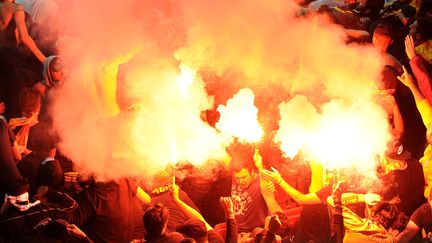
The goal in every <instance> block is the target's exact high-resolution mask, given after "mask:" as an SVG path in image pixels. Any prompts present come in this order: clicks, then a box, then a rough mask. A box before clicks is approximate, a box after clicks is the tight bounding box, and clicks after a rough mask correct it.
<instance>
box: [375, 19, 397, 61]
mask: <svg viewBox="0 0 432 243" xmlns="http://www.w3.org/2000/svg"><path fill="white" fill-rule="evenodd" d="M392 42H393V34H392V30H391V26H390V25H389V24H387V23H385V22H382V23H379V24H378V25H377V26H376V27H375V30H374V32H373V36H372V44H373V45H374V46H375V47H376V48H378V50H380V51H381V52H383V53H384V52H386V51H387V48H388V47H389V46H390V44H391V43H392Z"/></svg>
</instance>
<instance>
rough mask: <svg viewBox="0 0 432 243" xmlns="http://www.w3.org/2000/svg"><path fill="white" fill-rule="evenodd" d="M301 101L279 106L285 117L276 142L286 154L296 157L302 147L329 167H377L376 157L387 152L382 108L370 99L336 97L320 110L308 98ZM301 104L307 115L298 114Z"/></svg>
mask: <svg viewBox="0 0 432 243" xmlns="http://www.w3.org/2000/svg"><path fill="white" fill-rule="evenodd" d="M298 101H299V99H293V103H291V104H288V103H286V104H285V105H282V106H280V109H281V113H282V114H283V116H282V120H281V123H280V127H281V128H280V130H279V131H278V133H277V135H276V137H275V141H276V142H281V149H282V151H283V152H284V153H285V155H286V156H290V157H293V156H295V155H296V154H297V153H298V152H299V151H300V150H301V151H302V153H303V154H304V155H305V156H306V157H308V158H309V159H312V160H316V161H320V162H321V163H322V164H323V165H325V166H326V167H327V168H329V169H340V168H349V167H357V168H361V169H362V170H364V171H368V170H371V169H373V168H374V166H375V156H376V155H378V154H381V153H383V152H384V151H385V148H386V146H385V145H386V141H388V139H389V133H388V124H387V121H386V118H385V114H384V112H383V111H382V109H380V107H378V106H377V105H376V104H375V103H373V102H371V101H367V100H363V101H360V102H359V103H357V104H345V103H344V102H340V101H336V100H334V101H332V102H330V103H327V104H325V105H324V106H323V108H322V111H321V113H318V112H317V111H316V109H313V106H312V105H311V104H310V103H308V101H307V100H306V99H303V100H302V101H301V102H298ZM290 105H291V106H290ZM300 106H303V107H305V108H306V109H303V112H304V114H299V112H301V111H299V110H298V109H297V108H298V107H300ZM295 111H297V113H296V114H294V113H293V112H295ZM282 114H281V115H282ZM290 119H291V120H290ZM311 120H312V121H311ZM301 121H304V122H303V123H302V122H301Z"/></svg>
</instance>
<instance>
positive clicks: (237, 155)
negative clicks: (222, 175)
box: [228, 142, 255, 188]
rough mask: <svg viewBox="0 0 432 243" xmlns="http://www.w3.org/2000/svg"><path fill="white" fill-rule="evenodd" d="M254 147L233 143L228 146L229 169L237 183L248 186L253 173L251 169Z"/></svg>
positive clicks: (243, 186) (244, 186)
mask: <svg viewBox="0 0 432 243" xmlns="http://www.w3.org/2000/svg"><path fill="white" fill-rule="evenodd" d="M254 153H255V149H254V147H253V146H251V145H250V144H241V143H238V142H237V143H234V144H233V145H231V146H230V147H229V148H228V154H229V155H230V156H231V163H230V164H231V170H232V172H233V176H234V179H235V181H236V184H237V185H240V186H241V187H242V188H248V187H249V185H250V183H251V182H252V180H253V179H254V176H255V173H254V170H253V165H254V160H253V156H254Z"/></svg>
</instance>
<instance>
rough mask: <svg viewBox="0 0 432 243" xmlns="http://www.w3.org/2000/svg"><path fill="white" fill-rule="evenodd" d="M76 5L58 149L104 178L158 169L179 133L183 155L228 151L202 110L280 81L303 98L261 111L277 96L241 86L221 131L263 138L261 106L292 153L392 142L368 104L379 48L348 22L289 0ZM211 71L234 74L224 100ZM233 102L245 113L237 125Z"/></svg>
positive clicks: (319, 153) (65, 21) (68, 37)
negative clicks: (354, 33)
mask: <svg viewBox="0 0 432 243" xmlns="http://www.w3.org/2000/svg"><path fill="white" fill-rule="evenodd" d="M65 2H66V1H65ZM72 2H73V3H71V4H69V5H70V6H69V7H68V8H67V9H65V10H64V11H65V12H64V16H63V17H62V18H61V19H59V22H60V23H59V24H60V25H61V26H62V29H61V33H60V34H61V41H60V42H59V43H60V44H61V46H62V49H61V53H60V54H61V55H63V56H64V57H65V58H66V59H67V60H68V61H69V63H71V70H70V76H69V78H68V80H67V82H66V84H65V86H64V87H63V89H62V90H61V91H60V94H58V95H57V96H56V102H55V109H54V111H53V112H54V113H55V121H54V122H55V126H56V128H57V130H58V131H59V134H60V136H61V138H62V142H61V145H60V147H61V150H62V151H64V152H65V153H66V155H68V156H69V157H70V158H71V159H72V160H73V161H74V162H75V163H77V165H78V167H80V168H81V169H83V170H84V169H85V170H87V171H89V172H93V173H97V174H98V175H101V176H103V177H107V178H112V177H120V176H124V175H131V174H133V175H136V174H143V173H144V174H151V173H153V172H154V171H156V170H160V169H163V168H164V167H165V166H166V165H167V164H168V163H170V161H171V160H172V159H171V158H170V148H171V147H172V139H174V140H175V141H176V151H177V156H176V157H177V160H178V161H180V160H188V161H190V162H193V163H196V164H202V163H204V162H205V161H207V160H209V159H213V158H215V159H220V158H221V157H223V156H224V155H225V153H224V145H225V141H226V140H225V139H224V138H223V136H222V135H221V134H220V133H219V132H218V131H217V130H216V129H214V128H212V127H210V126H209V125H208V124H206V123H204V122H203V121H202V120H201V119H200V116H201V114H202V112H203V111H205V110H210V109H213V108H214V107H217V106H218V105H220V104H213V102H214V100H223V99H218V98H220V97H233V95H234V94H233V92H232V90H238V89H239V88H243V87H246V88H250V89H252V90H254V92H255V94H261V93H265V94H266V96H267V97H271V95H272V94H273V93H272V92H273V90H271V88H269V87H279V88H281V89H284V90H283V91H284V92H280V91H278V92H277V93H286V94H289V95H290V96H291V97H296V96H297V97H296V98H294V99H292V100H291V101H289V100H286V101H285V102H284V103H282V104H281V105H280V106H279V107H280V117H281V120H280V121H278V120H277V119H278V117H279V114H277V109H269V111H268V112H267V111H266V112H262V113H258V110H257V109H256V107H254V105H253V104H254V101H255V102H256V103H257V104H264V106H263V107H260V109H262V111H264V110H263V109H265V108H266V106H265V104H268V107H277V106H278V105H279V103H280V99H272V101H271V103H267V101H266V100H262V99H263V98H262V97H261V96H257V97H254V95H253V93H252V92H251V91H250V90H249V89H244V90H241V91H240V92H239V94H237V95H236V96H235V97H233V99H232V100H231V101H229V102H227V104H226V106H223V105H222V106H220V108H219V111H220V112H221V120H220V121H219V123H218V129H219V130H220V131H222V132H228V133H229V134H230V135H233V136H238V137H242V138H246V139H248V140H250V141H257V140H259V138H260V137H261V136H262V130H261V128H260V127H259V126H258V123H257V114H258V116H260V115H262V114H265V116H266V117H265V119H260V120H267V121H268V122H269V123H271V124H278V123H279V131H278V136H277V139H276V141H277V142H278V143H280V144H281V148H282V150H283V151H284V152H285V153H286V154H287V156H293V155H294V154H296V153H297V152H298V151H299V150H302V151H304V152H306V154H308V155H309V156H311V157H319V158H321V159H322V160H323V161H325V162H328V163H344V164H346V163H351V162H353V161H355V160H361V159H363V157H362V156H360V155H359V154H358V153H359V152H361V153H364V154H367V155H365V156H367V157H369V155H370V154H371V153H377V152H380V151H382V150H383V148H384V144H385V143H386V140H387V136H386V133H387V128H386V126H385V124H384V121H385V118H384V117H383V116H382V110H381V109H380V108H379V107H378V106H376V105H375V104H374V103H373V102H372V101H370V97H371V94H372V93H373V88H372V85H371V84H373V80H375V79H376V78H379V74H380V70H381V66H382V62H381V59H380V56H379V54H378V53H377V52H376V50H375V49H374V48H370V47H367V46H357V45H350V46H347V45H346V44H345V39H346V36H345V34H344V31H343V29H342V28H341V27H338V26H335V25H333V24H331V23H330V22H328V20H327V19H326V18H323V17H321V16H312V17H308V18H298V17H297V16H296V11H297V10H298V7H297V6H296V5H295V4H294V3H293V2H290V1H286V0H269V1H258V0H252V1H250V0H249V1H246V0H240V1H231V0H220V1H209V0H190V1H170V0H162V1H157V0H144V1H142V0H124V1H122V4H118V1H114V0H106V1H104V3H103V4H100V3H97V2H93V1H84V0H76V1H72ZM106 16H110V18H106ZM125 63H126V64H128V65H127V66H128V68H127V72H126V73H125V74H124V77H123V78H124V82H123V83H121V85H120V84H119V83H118V77H119V65H121V64H123V65H124V64H125ZM129 64H130V65H129ZM123 65H122V66H123ZM204 73H206V74H208V75H207V76H206V75H203V74H204ZM201 75H203V76H201ZM209 77H216V78H215V79H214V80H226V84H224V85H215V87H220V88H219V89H216V90H213V91H214V93H215V96H216V97H211V96H209V95H208V94H207V92H206V88H208V86H209V85H210V84H211V82H213V81H214V80H213V79H211V78H209ZM203 79H204V80H203ZM273 85H274V86H273ZM233 87H234V88H233ZM277 93H276V94H277ZM299 95H303V97H300V96H299ZM119 96H121V97H119ZM254 98H255V100H254ZM225 100H226V99H225ZM234 101H236V102H240V105H234V104H235V103H234ZM223 102H224V101H223ZM242 102H243V103H242ZM221 103H222V102H221ZM231 103H233V106H232V107H233V108H232V109H231ZM125 107H129V108H133V109H129V110H127V109H126V108H125ZM238 107H242V108H241V109H240V108H238ZM244 107H247V109H245V110H243V108H244ZM231 110H234V111H235V113H236V114H233V115H235V116H236V117H239V114H244V117H242V119H244V120H242V121H241V122H239V120H237V119H239V118H236V120H235V121H233V122H232V120H231V117H233V116H232V115H231V114H232V113H230V111H231ZM243 112H244V113H243ZM222 113H224V114H222ZM274 113H276V114H274ZM258 118H259V117H258ZM226 119H228V120H229V122H225V120H226ZM226 124H228V125H226ZM232 124H235V125H238V126H236V127H234V128H233V127H231V125H232ZM246 125H247V126H249V125H250V126H249V127H247V126H246ZM366 125H367V126H366ZM272 127H273V126H272ZM245 128H247V129H245ZM342 131H344V132H342ZM237 132H240V133H239V134H236V133H237ZM260 133H261V134H260ZM330 138H331V139H330ZM366 141H368V142H369V143H370V144H369V145H367V144H366V143H367V142H366ZM365 144H366V145H365ZM348 145H349V146H348ZM372 145H373V146H375V147H373V148H372ZM323 148H326V149H323ZM353 148H355V150H353ZM342 149H343V151H341V150H342ZM347 161H348V162H347Z"/></svg>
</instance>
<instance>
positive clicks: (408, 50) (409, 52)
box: [405, 35, 416, 60]
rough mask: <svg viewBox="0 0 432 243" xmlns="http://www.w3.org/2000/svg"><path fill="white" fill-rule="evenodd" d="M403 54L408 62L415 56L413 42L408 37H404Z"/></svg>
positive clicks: (410, 37)
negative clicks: (404, 53)
mask: <svg viewBox="0 0 432 243" xmlns="http://www.w3.org/2000/svg"><path fill="white" fill-rule="evenodd" d="M405 52H406V54H407V56H408V58H409V59H410V60H411V59H412V58H413V57H415V55H416V52H415V46H414V40H413V38H412V36H410V35H407V36H406V37H405Z"/></svg>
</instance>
